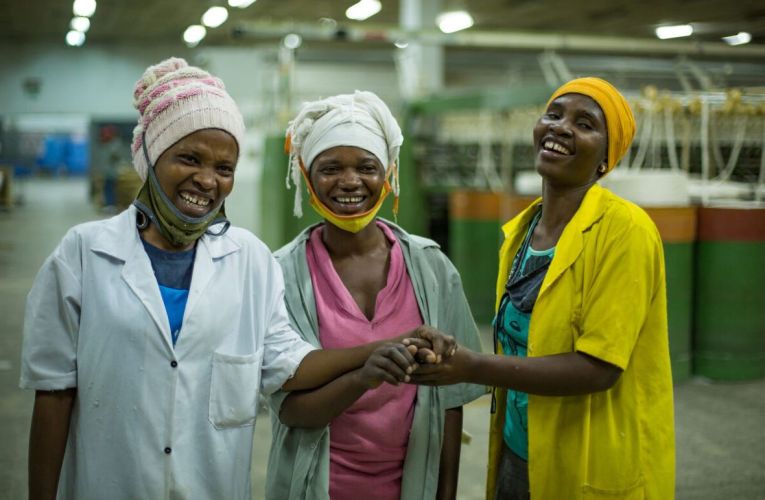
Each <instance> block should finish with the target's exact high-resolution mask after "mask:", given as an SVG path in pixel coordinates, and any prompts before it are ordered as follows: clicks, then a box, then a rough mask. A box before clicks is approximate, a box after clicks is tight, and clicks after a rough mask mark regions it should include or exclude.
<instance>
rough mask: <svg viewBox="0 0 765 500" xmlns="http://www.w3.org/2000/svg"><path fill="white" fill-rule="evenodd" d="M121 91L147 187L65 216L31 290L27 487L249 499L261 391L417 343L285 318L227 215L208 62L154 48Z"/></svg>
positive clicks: (230, 175)
mask: <svg viewBox="0 0 765 500" xmlns="http://www.w3.org/2000/svg"><path fill="white" fill-rule="evenodd" d="M134 96H135V106H136V108H137V109H138V111H139V113H140V119H139V123H138V126H137V127H136V129H135V132H134V139H133V145H132V153H133V163H134V166H135V167H136V169H137V171H138V173H139V174H140V175H141V176H142V178H143V179H144V180H145V184H144V186H143V188H142V189H141V191H140V193H139V195H138V197H137V199H136V201H135V203H134V205H133V206H131V207H130V208H129V209H127V210H126V211H124V212H122V213H121V214H119V215H117V216H115V217H113V218H111V219H108V220H103V221H96V222H89V223H85V224H81V225H78V226H76V227H74V228H72V229H71V230H70V231H69V232H68V233H67V234H66V236H65V237H64V239H63V240H62V241H61V243H60V244H59V246H58V247H57V248H56V250H55V251H54V252H53V254H52V255H51V256H50V257H49V258H48V259H47V260H46V262H45V264H44V265H43V267H42V269H41V270H40V273H39V275H38V277H37V279H36V281H35V283H34V286H33V288H32V291H31V292H30V294H29V297H28V304H27V312H26V319H25V324H24V342H23V353H22V370H21V386H22V387H24V388H30V389H34V390H36V391H37V392H36V397H35V406H34V413H33V418H32V428H31V433H30V455H29V486H30V498H54V497H56V496H57V495H56V492H57V491H58V497H59V498H76V499H91V498H92V499H103V498H110V499H120V498H125V499H128V498H131V499H132V498H151V499H159V498H174V499H176V498H226V499H244V498H250V496H251V493H250V487H251V485H250V455H251V451H252V439H253V426H254V423H255V418H256V413H257V398H258V393H259V392H260V393H264V394H270V393H272V392H274V391H275V390H277V389H280V388H281V389H283V390H296V389H310V388H313V387H317V386H320V385H322V384H324V383H326V382H327V381H329V380H331V379H333V378H334V377H336V376H338V375H339V374H342V373H345V372H347V371H349V370H351V369H356V368H358V367H360V366H361V371H362V372H363V373H364V374H365V376H366V377H367V378H369V379H370V380H373V379H375V378H377V379H380V380H382V379H384V378H385V377H394V379H397V380H403V378H404V376H405V370H406V369H407V367H409V366H410V365H411V364H412V363H413V359H412V356H411V354H410V353H409V351H407V350H406V348H405V347H403V346H402V345H401V344H386V345H381V344H370V345H366V346H360V347H358V348H355V349H350V350H343V352H340V351H314V350H313V347H311V346H310V345H309V344H307V343H305V342H304V341H302V340H301V339H300V337H298V336H297V334H295V333H294V331H293V330H292V328H291V327H290V324H289V320H288V318H287V314H286V310H285V307H284V303H283V295H284V284H283V278H282V273H281V271H280V269H279V267H278V265H277V264H276V262H275V261H274V259H273V258H272V257H271V254H270V252H269V251H268V249H267V248H266V246H265V245H264V244H263V243H262V242H260V241H259V240H258V239H257V238H256V237H255V236H253V235H252V234H251V233H249V232H248V231H246V230H243V229H240V228H236V227H233V226H230V225H229V222H228V221H227V220H226V217H225V210H224V204H223V203H224V200H225V198H226V196H227V195H228V194H229V193H230V192H231V190H232V188H233V185H234V172H235V168H236V164H237V161H238V157H239V154H240V147H241V143H242V142H241V141H242V137H243V134H244V123H243V120H242V117H241V114H240V113H239V110H238V108H237V106H236V104H235V103H234V101H233V100H232V99H231V97H230V96H229V95H228V94H227V93H226V91H225V88H224V86H223V83H222V82H221V81H220V80H219V79H217V78H215V77H213V76H212V75H210V74H209V73H207V72H205V71H203V70H201V69H198V68H194V67H189V66H188V65H187V64H186V62H185V61H183V60H182V59H168V60H166V61H163V62H162V63H160V64H158V65H156V66H152V67H150V68H148V69H147V70H146V72H145V74H144V76H143V78H142V79H141V80H139V81H138V83H137V84H136V89H135V93H134ZM424 335H428V334H427V333H425V334H424ZM438 342H440V340H439V341H438ZM436 349H437V350H439V351H440V350H446V349H450V347H449V346H446V347H444V346H442V345H441V344H439V345H437V346H436ZM389 360H393V361H394V363H393V365H394V366H393V367H391V366H390V363H387V362H386V361H389ZM263 445H265V444H263Z"/></svg>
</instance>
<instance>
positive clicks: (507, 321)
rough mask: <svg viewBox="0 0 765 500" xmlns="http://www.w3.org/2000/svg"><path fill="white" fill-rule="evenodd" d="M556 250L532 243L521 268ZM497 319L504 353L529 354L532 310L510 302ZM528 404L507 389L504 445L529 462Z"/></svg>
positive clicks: (549, 257) (523, 393) (527, 399)
mask: <svg viewBox="0 0 765 500" xmlns="http://www.w3.org/2000/svg"><path fill="white" fill-rule="evenodd" d="M554 253H555V247H553V248H550V249H548V250H541V251H538V250H534V249H533V248H531V246H529V247H528V250H527V251H526V253H525V254H524V255H523V259H522V261H521V269H524V268H525V267H526V264H527V263H528V260H529V258H530V257H534V256H536V257H543V258H548V259H550V260H552V258H553V255H554ZM503 300H506V299H503ZM497 320H498V321H501V322H502V323H501V325H502V328H500V329H499V332H500V334H499V341H500V342H501V343H502V352H504V353H505V354H507V355H513V356H526V349H527V347H526V346H527V345H528V340H529V323H530V321H531V313H525V312H522V311H519V310H518V309H517V308H516V307H515V306H514V305H513V304H512V302H510V301H507V304H506V307H505V308H504V314H503V315H502V317H501V318H497ZM528 406H529V397H528V395H527V394H526V393H525V392H518V391H513V390H508V391H507V406H506V408H505V428H504V429H503V436H504V439H505V444H506V445H507V447H508V448H510V449H511V450H512V451H513V453H515V454H516V455H518V456H519V457H521V458H522V459H524V460H526V461H528V459H529V433H528V430H529V427H528Z"/></svg>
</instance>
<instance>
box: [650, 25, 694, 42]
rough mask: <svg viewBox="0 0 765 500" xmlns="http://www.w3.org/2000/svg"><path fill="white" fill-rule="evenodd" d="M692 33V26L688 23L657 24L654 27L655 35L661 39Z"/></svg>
mask: <svg viewBox="0 0 765 500" xmlns="http://www.w3.org/2000/svg"><path fill="white" fill-rule="evenodd" d="M692 34H693V26H691V25H690V24H678V25H675V26H659V27H658V28H656V36H657V37H658V38H660V39H662V40H667V39H668V38H681V37H684V36H691V35H692Z"/></svg>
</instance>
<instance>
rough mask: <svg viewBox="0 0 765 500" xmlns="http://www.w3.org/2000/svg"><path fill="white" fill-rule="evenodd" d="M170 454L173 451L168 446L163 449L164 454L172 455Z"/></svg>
mask: <svg viewBox="0 0 765 500" xmlns="http://www.w3.org/2000/svg"><path fill="white" fill-rule="evenodd" d="M172 452H173V449H172V448H170V447H169V446H168V447H166V448H165V453H167V454H168V455H169V454H170V453H172Z"/></svg>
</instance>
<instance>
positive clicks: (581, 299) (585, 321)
mask: <svg viewBox="0 0 765 500" xmlns="http://www.w3.org/2000/svg"><path fill="white" fill-rule="evenodd" d="M634 134H635V120H634V117H633V115H632V111H631V110H630V107H629V104H628V103H627V101H626V100H625V99H624V97H623V96H622V95H621V94H620V93H619V92H618V91H617V90H616V89H615V88H614V87H613V86H612V85H611V84H609V83H608V82H606V81H604V80H601V79H598V78H580V79H576V80H572V81H570V82H568V83H566V84H564V85H563V86H562V87H561V88H559V89H558V90H556V91H555V92H554V93H553V95H552V97H551V98H550V101H549V102H548V104H547V109H546V111H545V113H544V115H543V116H542V117H541V118H540V119H539V121H538V122H537V124H536V126H535V127H534V147H535V152H536V158H535V164H536V169H537V171H538V172H539V174H540V175H541V176H542V178H543V194H542V198H541V199H539V200H537V201H535V202H534V203H532V205H531V206H529V207H528V208H527V209H526V210H525V211H524V212H522V213H521V214H520V215H518V216H517V217H515V218H514V219H512V220H511V221H510V222H508V223H507V224H506V225H505V226H504V227H503V228H502V229H503V232H504V234H505V242H504V244H503V245H502V248H501V250H500V266H499V276H498V278H497V317H496V319H495V351H496V352H497V353H498V354H497V355H482V354H479V353H475V352H472V351H469V350H468V349H464V348H460V349H459V350H458V352H457V354H456V355H455V356H453V357H452V358H451V359H450V360H449V361H448V362H446V363H443V364H441V365H438V366H422V367H420V368H419V369H418V370H417V372H416V374H415V376H413V377H412V379H413V381H414V382H416V383H425V384H450V383H455V382H472V383H478V384H486V385H492V386H494V387H496V389H495V397H496V400H495V405H494V404H493V405H492V406H493V408H492V422H491V431H490V432H491V436H490V446H489V470H488V482H487V498H489V499H491V498H496V499H516V498H529V497H531V498H533V499H535V500H536V499H545V500H547V499H563V498H565V499H579V498H582V499H586V498H609V499H617V498H618V499H659V500H665V499H671V498H673V497H674V478H675V473H674V469H675V453H674V425H673V403H672V376H671V372H670V364H669V348H668V333H667V313H666V285H665V274H664V255H663V251H662V243H661V239H660V237H659V234H658V231H657V230H656V227H655V226H654V224H653V222H652V221H651V219H650V218H649V217H648V215H646V213H645V212H644V211H643V210H641V209H640V208H638V207H637V206H636V205H634V204H632V203H630V202H628V201H626V200H623V199H621V198H619V197H617V196H615V195H614V194H612V193H610V192H609V191H607V190H606V189H603V188H602V187H600V186H599V185H598V184H597V181H598V179H599V178H600V177H602V176H603V175H605V174H607V173H608V172H609V171H610V170H611V169H613V168H614V166H615V165H616V163H617V162H618V161H619V159H621V157H622V156H623V155H624V153H625V152H626V151H627V149H628V148H629V146H630V144H631V142H632V138H633V137H634Z"/></svg>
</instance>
